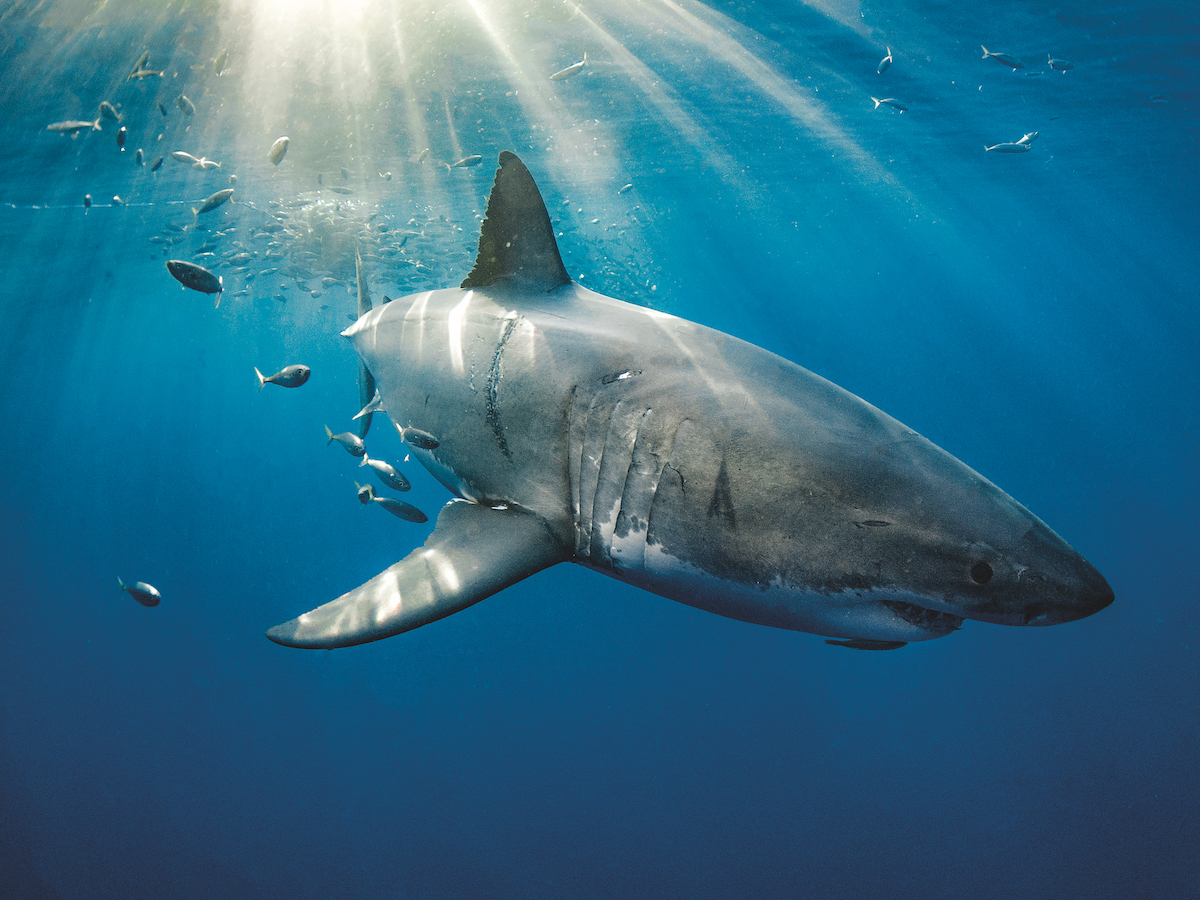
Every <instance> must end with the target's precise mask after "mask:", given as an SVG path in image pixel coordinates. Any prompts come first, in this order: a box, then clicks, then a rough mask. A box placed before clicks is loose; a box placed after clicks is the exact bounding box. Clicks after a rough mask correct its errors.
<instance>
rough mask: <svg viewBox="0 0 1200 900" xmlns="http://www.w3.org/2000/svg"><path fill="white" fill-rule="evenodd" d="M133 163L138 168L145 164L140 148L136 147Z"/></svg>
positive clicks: (144, 155) (144, 157)
mask: <svg viewBox="0 0 1200 900" xmlns="http://www.w3.org/2000/svg"><path fill="white" fill-rule="evenodd" d="M133 161H134V162H135V163H137V164H138V165H139V166H144V165H145V164H146V154H145V153H143V152H142V148H141V147H138V148H137V152H136V153H134V154H133Z"/></svg>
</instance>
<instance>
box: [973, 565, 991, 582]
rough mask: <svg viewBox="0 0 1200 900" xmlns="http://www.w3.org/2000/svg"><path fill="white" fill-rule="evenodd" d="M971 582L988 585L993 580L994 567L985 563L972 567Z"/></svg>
mask: <svg viewBox="0 0 1200 900" xmlns="http://www.w3.org/2000/svg"><path fill="white" fill-rule="evenodd" d="M971 580H972V581H973V582H975V583H976V584H987V583H988V582H989V581H991V580H992V567H991V566H989V565H988V564H987V563H985V562H977V563H975V565H973V566H971Z"/></svg>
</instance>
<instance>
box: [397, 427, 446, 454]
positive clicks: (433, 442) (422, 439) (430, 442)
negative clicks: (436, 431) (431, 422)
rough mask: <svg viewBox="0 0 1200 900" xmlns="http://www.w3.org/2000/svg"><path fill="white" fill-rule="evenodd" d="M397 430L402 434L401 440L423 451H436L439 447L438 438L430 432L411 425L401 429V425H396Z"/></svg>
mask: <svg viewBox="0 0 1200 900" xmlns="http://www.w3.org/2000/svg"><path fill="white" fill-rule="evenodd" d="M392 424H395V423H392ZM396 430H397V431H398V432H400V440H402V441H407V442H408V443H410V444H412V445H413V446H414V447H417V448H419V449H421V450H436V449H437V447H438V440H437V438H435V437H434V436H433V435H432V434H430V433H429V432H428V431H422V430H421V429H420V428H413V427H412V426H411V425H410V426H409V427H408V428H401V427H400V426H399V425H396Z"/></svg>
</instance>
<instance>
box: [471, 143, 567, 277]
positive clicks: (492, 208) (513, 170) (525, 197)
mask: <svg viewBox="0 0 1200 900" xmlns="http://www.w3.org/2000/svg"><path fill="white" fill-rule="evenodd" d="M501 278H512V279H513V280H514V281H518V282H520V283H521V284H522V286H526V287H530V288H534V289H540V290H543V291H549V290H551V289H553V288H556V287H558V286H560V285H563V284H570V282H571V276H570V275H568V274H567V269H566V267H565V266H564V265H563V262H562V257H561V256H560V255H559V253H558V243H557V242H556V241H555V240H554V227H553V226H552V225H551V224H550V215H549V214H548V213H547V212H546V204H545V203H544V202H543V201H542V195H541V193H539V192H538V189H537V185H536V184H534V182H533V176H532V175H530V174H529V170H528V169H527V168H525V163H523V162H521V160H519V159H518V158H517V156H516V154H515V153H509V152H508V151H507V150H504V151H502V152H501V153H500V168H498V169H497V170H496V181H495V183H494V184H493V185H492V193H491V195H490V196H489V197H488V205H487V216H486V218H484V220H483V228H482V229H481V230H480V232H479V255H478V256H476V257H475V268H473V269H472V270H471V274H470V275H468V276H467V277H466V280H464V281H463V283H462V284H461V285H460V287H463V288H481V287H487V286H488V285H489V284H493V283H494V282H496V281H497V280H499V279H501Z"/></svg>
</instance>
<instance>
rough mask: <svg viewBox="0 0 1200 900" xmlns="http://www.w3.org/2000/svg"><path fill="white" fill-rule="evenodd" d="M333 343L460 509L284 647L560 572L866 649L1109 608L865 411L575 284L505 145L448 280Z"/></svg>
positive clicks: (750, 352) (401, 624)
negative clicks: (458, 278)
mask: <svg viewBox="0 0 1200 900" xmlns="http://www.w3.org/2000/svg"><path fill="white" fill-rule="evenodd" d="M343 334H344V335H345V336H346V337H347V338H349V339H350V341H351V343H352V344H353V346H354V348H355V350H356V351H357V352H358V355H359V357H360V358H361V360H362V363H363V365H364V366H365V367H366V370H367V371H369V373H370V374H371V375H372V376H373V377H374V381H375V385H376V387H377V389H378V391H379V395H380V399H381V401H382V402H381V406H382V408H383V409H386V411H387V414H388V416H389V417H390V418H391V420H392V422H393V424H394V425H395V427H396V428H397V429H398V431H399V432H400V434H401V435H402V436H403V435H405V434H406V433H407V434H410V435H411V434H418V435H420V436H421V438H420V440H413V439H412V438H411V437H410V438H409V445H410V447H411V454H412V456H414V457H415V458H416V459H417V460H419V461H420V462H421V463H422V464H423V465H424V466H425V468H426V469H428V470H429V471H430V472H431V473H432V474H433V476H434V477H435V478H436V479H437V480H438V481H440V482H441V483H442V484H443V485H445V486H446V487H447V488H448V489H449V490H450V491H451V492H452V493H453V494H454V495H455V497H456V499H454V500H451V501H450V502H449V503H448V504H447V505H446V506H445V507H443V509H442V510H441V512H440V514H439V515H438V519H437V525H436V527H435V528H434V530H433V532H432V534H430V535H429V538H428V539H427V540H426V541H425V544H424V546H422V547H419V548H417V549H416V550H414V551H413V552H411V553H410V554H409V555H408V556H406V557H405V558H404V559H402V560H400V561H399V562H398V563H396V564H395V565H393V566H391V567H390V568H388V569H386V570H384V571H383V572H381V573H380V574H379V575H377V576H375V577H374V578H372V579H371V580H370V581H368V582H366V583H365V584H363V585H360V586H359V587H357V588H355V589H354V590H352V591H350V592H349V593H347V594H344V595H342V596H341V597H339V598H337V599H336V600H333V601H331V602H329V603H326V604H325V605H324V606H320V607H318V608H316V609H314V610H312V611H311V612H307V613H304V614H303V615H301V616H300V617H298V618H296V619H293V620H291V621H290V622H285V623H283V624H281V625H277V626H275V627H274V628H272V629H270V630H269V631H268V632H267V636H268V637H269V638H270V639H271V640H273V641H275V642H277V643H279V644H284V645H287V646H290V647H310V648H331V647H344V646H349V645H352V644H361V643H365V642H367V641H375V640H379V639H381V638H386V637H390V636H392V635H395V634H399V633H401V632H404V631H409V630H411V629H413V628H418V627H420V626H422V625H425V624H427V623H429V622H432V621H435V620H437V619H440V618H443V617H444V616H448V615H450V614H452V613H455V612H457V611H459V610H461V609H464V608H465V607H467V606H470V605H471V604H473V603H476V602H478V601H480V600H482V599H484V598H485V597H489V596H491V595H492V594H495V593H497V592H498V591H501V590H503V589H504V588H506V587H508V586H509V585H512V584H515V583H516V582H518V581H521V580H522V579H524V578H527V577H529V576H530V575H532V574H534V573H535V572H538V571H540V570H542V569H545V568H547V567H549V566H553V565H555V564H557V563H562V562H575V563H579V564H581V565H583V566H587V567H588V568H591V569H595V570H596V571H598V572H602V573H604V574H606V575H610V576H612V577H614V578H616V579H618V580H620V581H623V582H625V583H627V584H631V585H635V586H637V587H640V588H644V589H645V590H647V591H652V592H653V593H655V594H660V595H662V596H664V597H669V598H671V599H673V600H678V601H680V602H682V603H686V604H689V605H691V606H695V607H699V608H701V609H706V610H709V611H711V612H714V613H719V614H720V615H723V616H729V617H730V618H734V619H741V620H743V621H747V622H756V623H759V624H762V625H773V626H776V627H778V628H788V629H793V630H796V631H804V632H810V633H813V634H818V635H823V636H825V637H827V638H830V639H831V640H830V641H829V643H835V644H841V645H843V646H848V647H854V648H859V649H866V650H883V649H892V648H895V647H900V646H903V645H904V644H905V643H908V642H910V641H922V640H929V639H931V638H938V637H944V636H945V635H948V634H950V633H951V632H953V631H955V630H956V629H957V628H958V627H959V626H960V625H961V624H962V621H963V620H964V619H976V620H980V621H983V622H994V623H999V624H1003V625H1051V624H1055V623H1060V622H1068V621H1071V620H1074V619H1079V618H1082V617H1084V616H1088V615H1091V614H1092V613H1094V612H1096V611H1098V610H1100V609H1103V608H1104V607H1105V606H1107V605H1108V604H1109V603H1111V602H1112V600H1113V592H1112V589H1111V588H1110V587H1109V585H1108V583H1107V582H1106V581H1105V579H1104V577H1103V576H1102V575H1101V574H1100V573H1099V572H1098V571H1097V570H1096V569H1095V568H1094V567H1093V566H1092V565H1091V564H1090V563H1088V562H1087V561H1086V560H1085V559H1084V558H1083V557H1082V556H1081V555H1080V554H1079V553H1078V552H1076V551H1075V550H1074V549H1073V548H1072V547H1071V546H1070V545H1069V544H1067V542H1066V541H1064V540H1063V539H1062V538H1060V537H1059V536H1058V535H1057V534H1055V533H1054V532H1053V531H1052V530H1051V529H1050V528H1049V527H1047V526H1046V524H1045V523H1043V522H1042V521H1041V520H1040V519H1039V518H1038V517H1037V516H1035V515H1034V514H1033V513H1031V512H1030V511H1029V510H1027V509H1026V508H1025V507H1024V506H1022V505H1021V504H1019V503H1017V502H1016V501H1015V500H1014V499H1013V498H1012V497H1010V496H1009V495H1008V494H1006V493H1004V492H1003V491H1002V490H1000V489H999V488H998V487H996V486H995V485H994V484H992V483H991V482H990V481H988V480H987V479H985V478H984V477H983V476H981V475H979V474H977V473H976V472H974V471H973V470H971V469H970V468H968V467H967V466H966V465H964V464H963V463H961V462H959V461H958V460H957V459H955V458H954V457H953V456H951V455H950V454H949V453H947V452H946V451H944V450H942V449H940V448H939V447H937V446H935V445H934V444H932V443H931V442H930V441H928V440H926V439H925V438H923V437H921V436H920V435H918V434H917V433H916V432H914V431H913V430H912V429H910V428H907V427H905V426H904V425H902V424H901V423H900V422H898V421H896V420H895V419H893V418H891V417H890V416H888V415H886V414H884V413H883V412H881V411H880V410H878V409H876V408H875V407H874V406H871V405H870V404H869V403H867V402H865V401H864V400H861V399H859V398H858V397H856V396H854V395H853V394H851V393H849V392H848V391H845V390H843V389H842V388H840V387H838V386H837V385H834V384H832V383H831V382H829V381H827V380H825V379H824V378H821V377H820V376H818V375H815V374H813V373H812V372H809V371H807V370H806V369H803V368H801V367H800V366H798V365H795V364H794V363H791V362H789V361H788V360H786V359H783V358H781V357H779V356H776V355H775V354H773V353H770V352H768V351H766V350H763V349H761V348H759V347H756V346H754V345H752V344H749V343H746V342H745V341H742V340H739V339H737V338H735V337H731V336H729V335H727V334H722V333H721V332H719V331H715V330H713V329H711V328H706V327H705V326H703V325H697V324H695V323H693V322H689V321H687V320H685V319H680V318H677V317H675V316H671V315H667V314H665V313H662V312H657V311H655V310H652V309H646V308H644V307H640V306H635V305H632V304H630V303H625V302H623V301H621V300H616V299H613V298H612V297H606V296H603V295H602V294H598V293H595V292H594V291H590V290H588V289H587V288H584V287H582V286H581V285H579V284H577V283H575V282H574V281H572V280H571V277H570V276H569V275H568V273H567V271H566V268H565V267H564V266H563V263H562V258H561V256H560V255H559V251H558V246H557V243H556V241H555V238H554V230H553V227H552V225H551V223H550V217H549V216H548V215H547V212H546V206H545V204H544V202H543V201H542V197H541V194H540V193H539V192H538V189H537V186H536V185H535V184H534V180H533V178H532V176H531V175H530V173H529V170H528V169H527V168H526V167H525V165H524V164H523V163H522V162H521V160H520V159H518V158H517V157H516V156H515V155H513V154H512V153H508V152H504V153H501V154H500V165H499V168H498V170H497V172H496V177H495V183H494V185H493V187H492V191H491V195H490V197H489V199H488V206H487V214H486V218H485V221H484V223H483V227H482V230H481V233H480V238H479V254H478V257H477V258H476V261H475V266H474V268H473V269H472V270H471V272H470V274H469V275H468V276H467V278H466V279H465V280H464V281H463V282H462V284H461V285H460V286H459V287H457V288H447V289H444V290H435V291H426V292H423V293H418V294H413V295H410V296H408V297H404V298H402V299H398V300H393V301H392V302H390V303H387V304H386V305H383V306H380V307H377V308H376V309H374V310H371V311H369V312H366V313H365V314H364V315H362V316H361V317H360V318H359V319H358V321H357V322H355V324H354V325H352V326H351V327H350V328H349V329H347V330H346V331H345V332H343ZM431 436H432V438H433V439H432V440H431V439H430V437H431ZM433 444H436V446H431V445H433Z"/></svg>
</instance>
